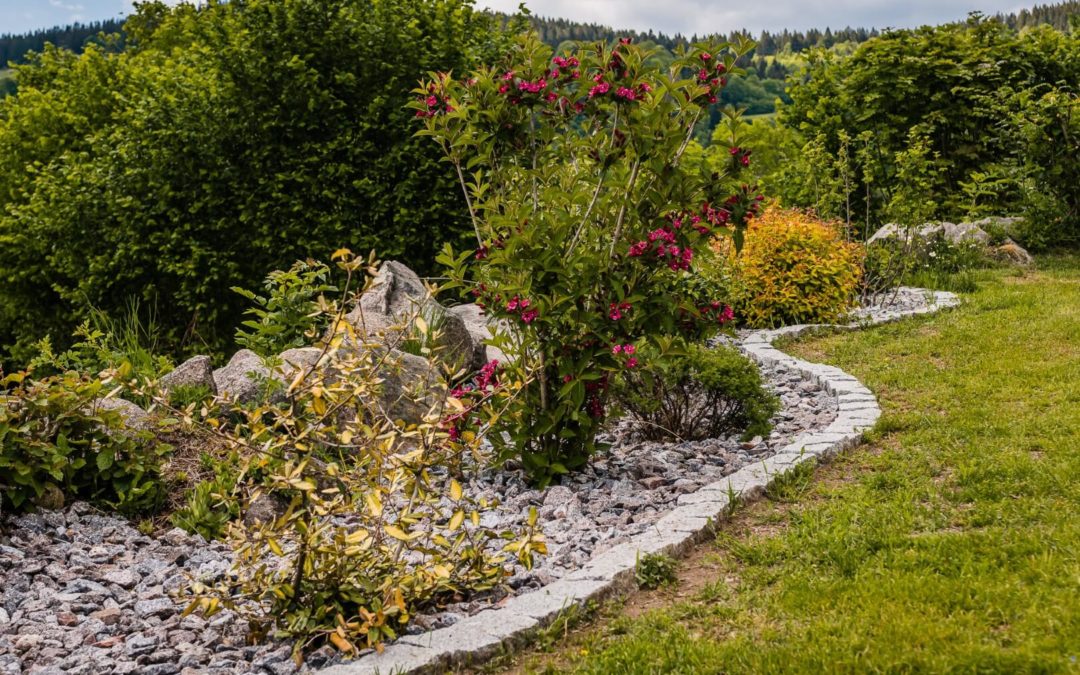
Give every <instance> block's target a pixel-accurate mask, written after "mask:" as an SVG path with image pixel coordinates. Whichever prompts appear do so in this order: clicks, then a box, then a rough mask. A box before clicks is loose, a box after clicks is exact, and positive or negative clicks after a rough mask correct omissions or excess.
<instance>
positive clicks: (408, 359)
mask: <svg viewBox="0 0 1080 675" xmlns="http://www.w3.org/2000/svg"><path fill="white" fill-rule="evenodd" d="M373 356H375V354H374V353H373ZM379 377H380V378H381V379H382V381H383V382H382V385H381V390H380V393H379V401H378V407H379V409H380V410H381V411H382V412H383V413H384V414H385V415H386V416H387V417H389V418H390V419H392V420H403V421H405V422H407V423H417V422H420V421H421V420H423V419H424V417H425V415H427V414H428V413H429V412H430V411H431V410H432V409H433V408H435V407H436V406H438V405H439V404H440V403H441V402H442V401H443V400H445V396H446V393H445V392H446V387H445V386H444V385H443V384H442V378H441V377H440V375H439V372H438V371H437V370H436V369H435V368H434V367H433V366H432V365H431V363H429V362H428V360H427V359H424V358H422V357H419V356H414V355H412V354H405V353H402V352H399V351H396V350H391V351H390V355H389V356H388V357H387V359H386V361H385V363H384V364H383V366H382V367H381V368H380V369H379Z"/></svg>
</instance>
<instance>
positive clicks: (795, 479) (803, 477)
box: [765, 462, 814, 502]
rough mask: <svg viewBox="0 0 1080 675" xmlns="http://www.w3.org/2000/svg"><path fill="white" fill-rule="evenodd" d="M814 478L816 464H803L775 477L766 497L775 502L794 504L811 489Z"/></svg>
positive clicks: (767, 489) (766, 491) (770, 482)
mask: <svg viewBox="0 0 1080 675" xmlns="http://www.w3.org/2000/svg"><path fill="white" fill-rule="evenodd" d="M813 478H814V462H801V463H800V464H797V465H795V466H793V467H791V468H790V469H788V470H787V471H784V472H783V473H780V474H777V475H776V476H774V477H773V479H772V480H771V481H769V485H768V486H767V487H766V488H765V496H766V497H767V498H769V499H771V500H772V501H774V502H794V501H796V500H797V499H799V497H801V496H802V495H803V494H804V493H805V492H806V491H807V490H808V489H809V488H810V484H811V482H812V481H813Z"/></svg>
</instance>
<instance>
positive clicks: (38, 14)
mask: <svg viewBox="0 0 1080 675" xmlns="http://www.w3.org/2000/svg"><path fill="white" fill-rule="evenodd" d="M1034 2H1035V0H1032V2H1031V3H1023V2H1018V1H1017V0H906V1H905V2H896V1H895V0H808V1H807V0H767V1H764V2H763V1H762V0H742V1H738V0H662V1H661V0H531V1H530V2H528V3H527V4H528V6H529V9H530V10H532V12H533V13H534V14H539V15H541V16H549V17H563V18H567V19H575V20H578V21H586V22H595V23H602V24H606V25H608V26H612V27H614V28H633V29H637V30H648V29H650V28H651V29H654V30H657V31H662V32H665V33H669V34H670V33H683V34H685V35H692V34H695V33H697V34H699V35H705V34H708V33H727V32H730V31H732V30H736V29H748V30H750V31H751V32H753V33H757V32H760V31H761V30H762V29H765V30H782V29H784V28H791V29H797V30H805V29H807V28H820V29H825V28H826V27H831V28H843V27H845V26H853V27H863V28H887V27H888V28H907V27H912V26H918V25H922V24H937V23H944V22H946V21H955V20H959V19H963V18H964V17H966V16H967V14H968V12H971V11H974V10H979V11H982V12H984V13H986V14H994V13H996V12H1009V11H1015V10H1018V9H1020V8H1022V7H1026V6H1029V5H1030V4H1034ZM131 4H132V3H131V0H0V34H3V33H23V32H27V31H31V30H34V29H36V28H46V27H51V26H56V25H63V24H69V23H72V22H75V21H83V22H85V21H94V20H99V19H109V18H116V17H119V16H120V15H122V14H123V13H125V12H127V11H129V10H130V8H131ZM476 4H477V6H478V7H490V8H492V9H499V10H503V11H513V10H515V9H516V8H517V6H518V0H477V2H476Z"/></svg>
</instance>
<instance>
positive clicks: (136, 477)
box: [0, 371, 169, 514]
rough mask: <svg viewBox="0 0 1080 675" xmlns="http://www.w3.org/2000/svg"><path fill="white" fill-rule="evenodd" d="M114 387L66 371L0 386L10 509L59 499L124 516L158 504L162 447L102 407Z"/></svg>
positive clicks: (0, 451) (1, 477)
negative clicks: (75, 500)
mask: <svg viewBox="0 0 1080 675" xmlns="http://www.w3.org/2000/svg"><path fill="white" fill-rule="evenodd" d="M115 384H116V383H115V381H112V380H103V379H100V378H92V377H89V376H86V375H80V374H78V373H76V372H74V371H67V372H65V373H62V374H60V375H52V376H49V377H46V378H43V379H40V380H38V379H34V378H32V377H31V374H30V373H29V372H27V371H23V372H18V373H12V374H11V375H8V376H7V377H5V378H4V379H3V380H0V391H3V395H2V397H0V485H3V488H4V489H3V502H4V503H5V504H6V505H8V506H10V507H13V508H15V509H20V508H23V507H25V506H26V505H27V504H28V503H32V502H35V501H39V500H41V499H42V498H43V497H44V498H48V499H49V501H50V502H51V503H53V505H55V500H54V499H52V498H51V497H50V496H49V495H51V494H54V493H57V492H59V493H60V494H62V495H66V496H73V497H78V498H81V499H88V500H91V501H96V502H100V503H104V504H107V505H109V506H111V507H113V508H115V509H117V510H119V511H121V512H123V513H128V514H134V513H143V512H148V511H153V510H155V509H156V508H157V507H158V506H160V504H161V500H162V497H163V495H162V486H161V462H162V458H163V457H164V456H165V455H166V454H167V453H168V452H169V447H168V446H166V445H163V444H160V443H158V442H157V441H156V440H155V439H154V438H153V437H152V435H151V434H150V433H149V432H144V431H137V430H135V429H132V428H129V427H128V426H127V425H126V423H125V422H124V418H123V417H122V415H121V414H120V412H118V410H116V409H115V408H112V407H109V406H107V405H106V404H105V403H104V399H106V397H107V394H108V392H109V391H110V389H111V388H113V387H114V386H115Z"/></svg>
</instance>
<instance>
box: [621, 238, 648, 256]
mask: <svg viewBox="0 0 1080 675" xmlns="http://www.w3.org/2000/svg"><path fill="white" fill-rule="evenodd" d="M648 250H649V242H647V241H639V242H638V243H636V244H633V245H631V246H630V250H629V251H627V253H626V255H628V256H630V257H631V258H638V257H640V256H642V255H645V251H648Z"/></svg>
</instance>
